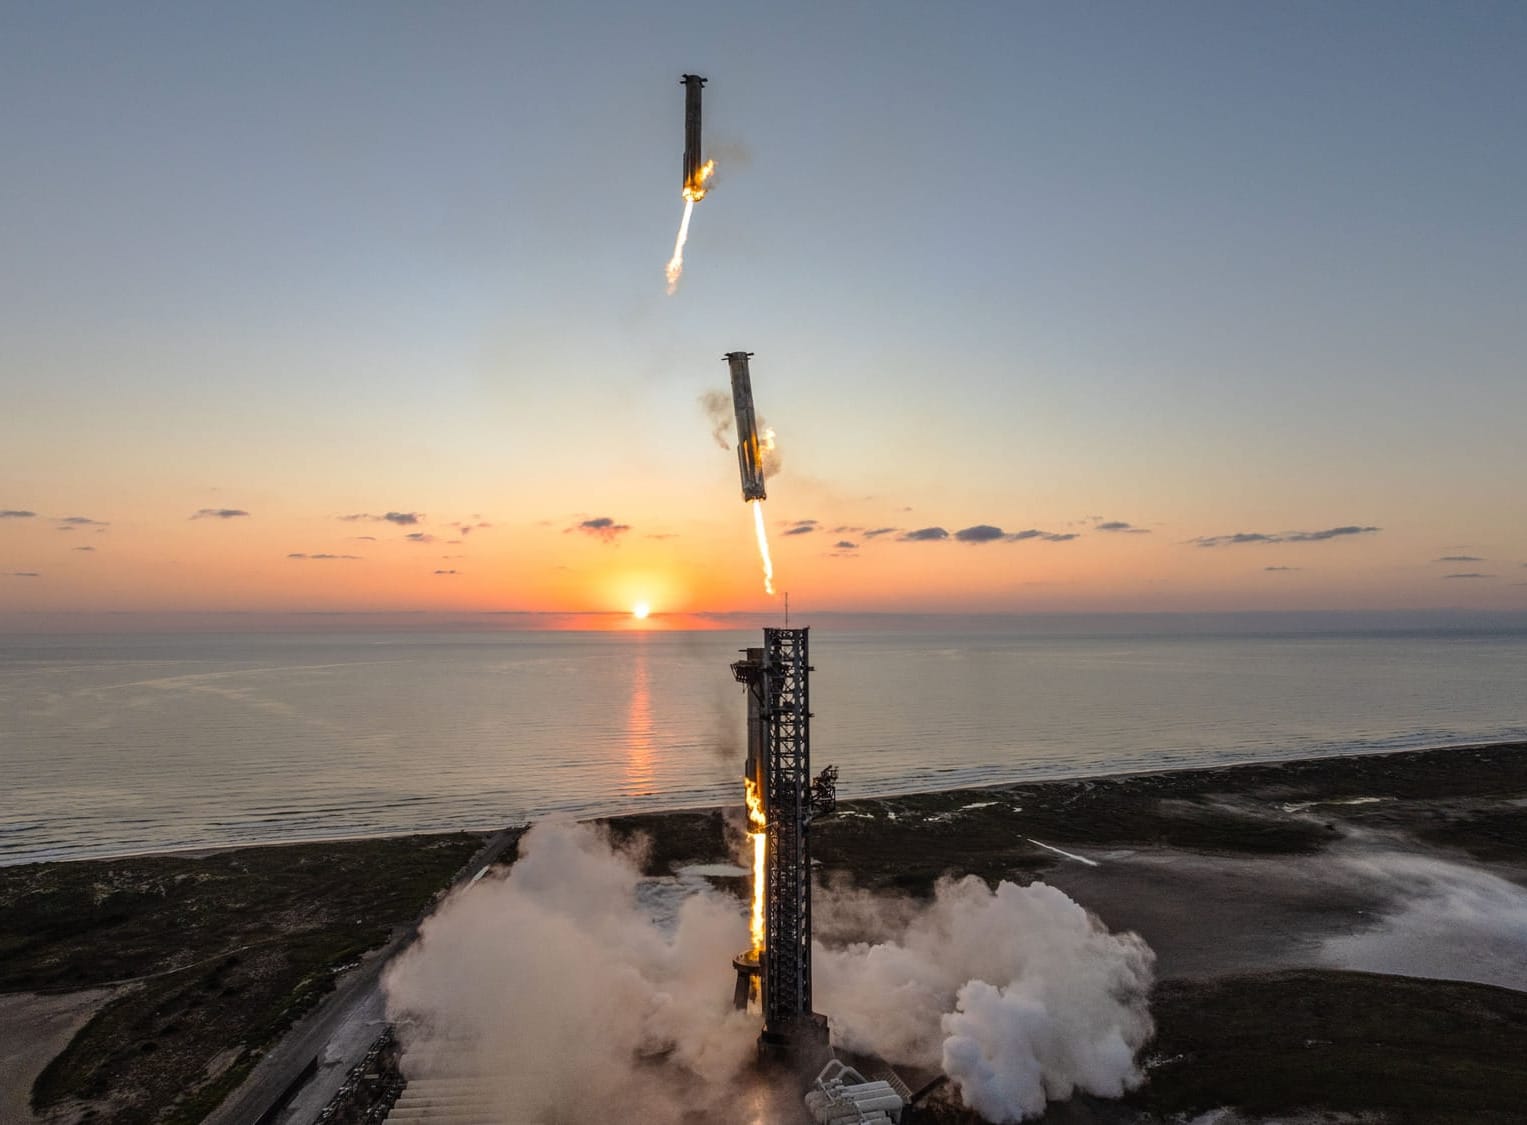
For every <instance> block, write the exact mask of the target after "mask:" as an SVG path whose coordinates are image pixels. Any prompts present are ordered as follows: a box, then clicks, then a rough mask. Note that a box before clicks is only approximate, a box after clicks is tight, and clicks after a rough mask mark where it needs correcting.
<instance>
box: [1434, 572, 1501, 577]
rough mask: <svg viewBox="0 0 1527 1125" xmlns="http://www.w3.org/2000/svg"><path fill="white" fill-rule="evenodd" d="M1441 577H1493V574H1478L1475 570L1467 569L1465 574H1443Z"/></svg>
mask: <svg viewBox="0 0 1527 1125" xmlns="http://www.w3.org/2000/svg"><path fill="white" fill-rule="evenodd" d="M1442 577H1443V578H1494V577H1495V575H1493V574H1479V573H1477V572H1475V571H1469V572H1468V573H1466V574H1444V575H1443V576H1442Z"/></svg>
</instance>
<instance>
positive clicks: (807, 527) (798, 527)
mask: <svg viewBox="0 0 1527 1125" xmlns="http://www.w3.org/2000/svg"><path fill="white" fill-rule="evenodd" d="M816 529H817V521H816V520H796V521H795V522H794V523H792V524H791V525H790V526H789V527H787V528H785V532H784V533H785V534H786V535H810V534H811V533H812V532H813V531H815V530H816Z"/></svg>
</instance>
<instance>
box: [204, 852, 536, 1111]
mask: <svg viewBox="0 0 1527 1125" xmlns="http://www.w3.org/2000/svg"><path fill="white" fill-rule="evenodd" d="M518 834H519V829H515V828H508V829H505V830H504V831H502V832H500V833H498V834H497V835H495V836H494V837H493V838H492V839H491V840H489V841H488V843H487V844H486V845H485V846H484V848H483V850H482V851H480V852H478V853H477V855H476V856H475V857H473V859H472V861H471V863H469V864H468V865H467V867H466V868H465V869H464V870H463V871H462V873H461V875H459V876H458V877H457V879H456V881H455V883H453V884H452V886H453V887H459V886H462V885H464V884H466V883H469V882H471V881H472V880H473V879H474V878H476V877H477V875H478V874H479V873H480V872H482V871H483V870H484V869H485V868H486V867H488V865H489V864H491V863H493V861H494V860H496V859H498V857H499V856H501V855H503V854H504V850H505V849H506V848H508V847H509V845H510V843H512V842H513V841H514V840H515V838H516V837H517V836H518ZM430 909H433V904H431V907H430ZM427 914H428V910H426V912H425V915H421V916H420V917H419V918H417V919H415V920H414V921H413V922H410V923H409V924H408V925H407V926H405V927H404V928H403V929H402V931H400V932H399V933H398V934H396V935H395V936H394V937H393V938H392V940H391V941H389V942H388V943H387V944H386V945H384V946H383V947H382V948H381V949H380V950H378V951H376V952H375V953H372V954H371V955H369V956H368V957H366V959H365V960H364V961H362V962H361V964H360V966H359V967H358V968H356V969H353V970H351V971H350V972H349V973H347V974H345V976H344V977H343V978H342V979H341V980H340V982H339V983H338V985H336V987H335V989H334V991H333V992H332V993H330V994H329V996H328V997H327V998H326V999H325V1000H324V1002H323V1003H322V1004H320V1005H319V1006H318V1007H317V1008H316V1009H314V1010H313V1011H312V1012H310V1013H308V1015H307V1016H306V1017H304V1018H303V1019H302V1020H300V1021H298V1022H297V1024H295V1025H294V1026H293V1027H292V1029H291V1030H290V1031H288V1032H287V1033H286V1035H284V1036H283V1037H282V1038H281V1040H280V1042H278V1043H277V1044H276V1045H275V1046H274V1047H272V1048H271V1049H270V1050H269V1051H268V1052H267V1053H266V1055H265V1057H264V1058H262V1059H261V1060H260V1061H259V1062H258V1063H257V1064H255V1068H254V1070H252V1071H251V1072H250V1074H249V1077H248V1078H246V1079H245V1080H244V1084H243V1085H242V1086H240V1087H239V1088H238V1089H237V1090H235V1091H234V1092H233V1093H231V1094H229V1095H228V1097H227V1098H225V1099H224V1100H223V1104H222V1105H220V1106H219V1107H218V1108H217V1109H215V1110H213V1111H212V1112H211V1113H210V1114H208V1115H207V1118H206V1120H205V1122H204V1123H203V1125H255V1122H257V1121H259V1120H260V1118H261V1117H262V1116H264V1114H266V1113H267V1112H268V1111H270V1110H271V1109H272V1107H274V1106H275V1105H276V1104H277V1102H278V1101H279V1100H280V1099H281V1098H282V1097H283V1096H285V1095H286V1094H287V1093H288V1092H289V1091H290V1090H291V1088H292V1085H293V1083H295V1082H296V1081H297V1079H298V1077H299V1076H300V1075H301V1074H302V1072H303V1070H305V1069H306V1068H307V1066H308V1064H309V1063H312V1062H314V1061H317V1063H318V1064H319V1071H318V1075H317V1076H315V1078H314V1079H312V1080H311V1081H310V1082H309V1083H308V1084H307V1085H312V1084H313V1083H314V1082H316V1083H319V1084H320V1085H323V1086H329V1085H330V1084H331V1081H332V1090H337V1089H338V1088H339V1086H340V1084H341V1083H342V1082H343V1081H344V1076H345V1074H346V1072H348V1071H349V1069H350V1068H351V1067H353V1066H354V1065H355V1064H356V1063H358V1062H360V1060H361V1056H362V1055H364V1054H365V1053H366V1048H368V1047H370V1046H371V1043H372V1041H373V1040H375V1039H376V1037H377V1035H380V1034H381V1027H380V1025H378V1026H376V1028H375V1030H374V1031H372V1032H371V1034H370V1035H369V1036H368V1035H366V1034H365V1032H366V1030H367V1028H368V1023H369V1021H371V1020H373V1019H379V1018H380V1017H381V1013H382V1007H383V1001H382V992H381V983H380V981H381V975H382V970H383V968H385V967H386V965H387V962H389V961H390V960H392V958H394V957H395V956H397V955H398V954H399V953H400V952H402V951H403V950H404V949H406V948H407V947H408V946H409V945H410V944H411V943H412V942H413V940H414V938H415V937H417V936H418V934H419V925H420V923H421V922H423V920H424V917H425V916H427ZM331 1044H332V1045H333V1049H332V1050H331V1049H330V1045H331ZM335 1075H337V1076H338V1077H337V1079H335ZM303 1090H304V1092H305V1091H306V1085H305V1086H304V1087H303ZM332 1090H331V1096H332ZM295 1101H296V1099H294V1103H295ZM312 1102H313V1099H312V1098H311V1097H308V1096H303V1097H302V1098H301V1099H300V1109H301V1110H302V1113H303V1116H301V1117H300V1118H299V1117H297V1116H295V1115H294V1114H295V1111H296V1110H298V1109H299V1105H297V1104H293V1105H292V1106H291V1111H290V1112H286V1113H283V1114H281V1115H280V1116H278V1117H276V1118H275V1119H274V1120H275V1121H277V1122H281V1123H283V1125H286V1123H288V1122H290V1123H291V1125H307V1123H309V1122H312V1121H313V1119H314V1118H315V1117H316V1116H317V1114H318V1112H319V1110H321V1109H322V1108H323V1107H324V1106H325V1105H327V1104H328V1099H327V1098H325V1099H324V1100H323V1101H322V1102H319V1103H318V1104H316V1105H314V1104H312Z"/></svg>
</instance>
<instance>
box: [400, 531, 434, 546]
mask: <svg viewBox="0 0 1527 1125" xmlns="http://www.w3.org/2000/svg"><path fill="white" fill-rule="evenodd" d="M403 538H404V539H407V540H408V541H409V542H410V543H433V542H434V541H435V537H434V536H433V535H431V534H429V532H427V531H410V532H409V533H408V534H407V535H405V536H403Z"/></svg>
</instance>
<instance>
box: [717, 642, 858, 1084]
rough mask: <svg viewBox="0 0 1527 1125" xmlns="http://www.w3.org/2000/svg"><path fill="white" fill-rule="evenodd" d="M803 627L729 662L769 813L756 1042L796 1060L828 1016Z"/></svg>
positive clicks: (817, 797) (827, 784) (820, 803)
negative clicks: (815, 931) (818, 1008)
mask: <svg viewBox="0 0 1527 1125" xmlns="http://www.w3.org/2000/svg"><path fill="white" fill-rule="evenodd" d="M809 632H810V630H809V629H774V628H768V629H765V630H764V631H763V633H764V644H763V647H762V648H750V649H748V650H746V657H747V658H746V659H744V660H739V661H737V662H736V663H734V664H733V665H732V674H733V675H734V676H735V677H736V678H737V680H738V682H739V683H742V684H743V685H745V686H746V688H747V695H748V759H747V773H746V776H747V777H748V779H749V780H750V781H751V782H752V783H753V784H754V785H756V787H757V789H756V791H757V792H758V793H760V794H761V795H762V798H763V812H764V816H765V818H766V827H765V833H766V840H767V843H766V850H765V856H764V889H763V896H764V897H763V903H764V944H763V950H762V954H761V956H760V957H759V978H760V1000H761V1004H762V1008H763V1017H764V1029H763V1033H762V1034H761V1035H760V1036H759V1041H758V1042H759V1050H760V1052H761V1053H762V1054H764V1055H765V1056H776V1057H777V1056H785V1057H796V1058H799V1059H802V1060H803V1061H809V1057H810V1056H812V1055H814V1054H815V1053H817V1052H818V1051H820V1050H821V1049H822V1048H824V1047H825V1046H826V1042H827V1024H826V1021H825V1020H824V1019H823V1018H822V1017H821V1016H819V1015H817V1014H816V1013H814V1012H813V1011H812V1010H811V835H810V828H811V823H812V821H813V820H814V819H815V818H816V817H819V816H825V815H827V814H828V813H830V812H831V811H832V809H833V807H834V804H835V797H836V784H837V770H836V769H835V768H833V767H831V766H829V767H827V769H825V770H823V771H822V774H821V776H819V777H818V778H817V779H816V781H815V782H813V781H812V780H811V665H810V663H809V656H808V651H807V639H808V634H809ZM745 956H746V955H745ZM740 961H741V959H739V963H738V969H739V973H741V972H743V971H744V970H743V966H742V964H741V963H740ZM741 985H742V982H741V981H740V980H739V989H738V992H739V995H742V996H745V993H744V991H743V988H742V987H741Z"/></svg>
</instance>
